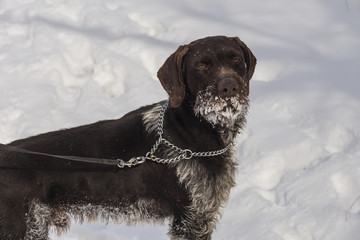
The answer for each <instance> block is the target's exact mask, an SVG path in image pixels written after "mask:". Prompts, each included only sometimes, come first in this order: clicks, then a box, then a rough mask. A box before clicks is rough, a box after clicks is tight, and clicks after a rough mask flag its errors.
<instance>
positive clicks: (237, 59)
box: [232, 57, 242, 63]
mask: <svg viewBox="0 0 360 240" xmlns="http://www.w3.org/2000/svg"><path fill="white" fill-rule="evenodd" d="M241 61H242V59H241V58H240V57H234V58H233V60H232V62H233V63H241Z"/></svg>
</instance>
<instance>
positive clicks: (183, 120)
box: [0, 36, 256, 240]
mask: <svg viewBox="0 0 360 240" xmlns="http://www.w3.org/2000/svg"><path fill="white" fill-rule="evenodd" d="M255 64H256V59H255V57H254V55H253V54H252V52H251V51H250V50H249V48H248V47H247V46H246V45H245V44H244V43H243V42H242V41H241V40H239V39H238V38H236V37H235V38H228V37H223V36H215V37H207V38H204V39H200V40H197V41H194V42H192V43H190V44H188V45H185V46H181V47H179V49H178V50H177V51H176V52H175V53H173V54H172V55H171V56H170V57H169V58H168V59H167V60H166V62H165V63H164V65H163V66H162V67H161V68H160V70H159V72H158V77H159V79H160V81H161V84H162V85H163V87H164V88H165V90H166V91H167V93H168V94H169V105H170V106H169V107H166V105H165V101H164V102H160V103H156V104H153V105H150V106H146V107H142V108H140V109H138V110H135V111H133V112H130V113H128V114H126V115H125V116H123V117H122V118H120V119H118V120H109V121H101V122H97V123H94V124H90V125H86V126H81V127H77V128H72V129H67V130H61V131H56V132H50V133H45V134H42V135H39V136H35V137H31V138H27V139H23V140H18V141H15V142H13V143H11V144H9V145H8V147H9V146H16V147H18V148H20V149H26V150H31V151H36V152H42V153H48V154H56V155H66V156H79V157H86V158H91V159H94V158H101V159H113V161H114V162H115V163H119V165H120V167H124V168H119V167H117V166H109V165H104V164H97V163H88V162H82V161H76V159H74V160H72V159H61V158H55V157H52V156H49V155H48V156H46V155H36V154H26V153H20V152H17V151H16V150H15V151H12V149H5V150H2V151H1V152H0V191H1V192H0V237H1V239H3V240H4V239H16V240H18V239H36V240H41V239H48V231H49V228H50V227H51V226H54V227H55V229H56V230H57V231H58V232H59V233H62V232H64V231H66V230H67V229H69V227H70V216H73V217H74V218H75V219H77V220H78V221H79V222H82V221H84V220H97V219H98V220H102V221H105V222H109V221H111V222H116V223H127V224H135V223H138V222H153V221H156V222H163V221H164V219H171V226H170V231H169V237H170V239H173V240H175V239H176V240H180V239H182V240H185V239H188V240H190V239H191V240H195V239H211V234H212V232H213V230H214V228H215V225H216V222H217V218H218V215H219V209H220V207H222V206H223V205H224V204H225V202H226V200H227V199H228V196H229V191H230V188H231V187H233V186H234V172H235V165H236V163H235V161H234V159H233V154H232V153H233V148H232V142H233V140H234V138H235V136H236V134H237V133H239V131H240V130H241V129H242V128H243V127H244V125H245V123H246V120H245V116H246V113H247V108H248V104H249V100H248V95H249V81H250V79H251V77H252V75H253V73H254V68H255ZM164 105H165V106H164ZM133 157H139V158H135V160H134V158H133ZM116 159H124V160H129V159H132V160H131V162H127V161H125V162H122V161H121V160H119V162H117V160H116ZM107 161H110V160H107ZM144 161H145V162H144ZM114 165H116V164H114ZM127 165H129V166H130V165H131V166H130V167H127Z"/></svg>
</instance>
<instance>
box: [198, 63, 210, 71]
mask: <svg viewBox="0 0 360 240" xmlns="http://www.w3.org/2000/svg"><path fill="white" fill-rule="evenodd" d="M196 68H197V69H199V70H202V71H205V70H208V69H209V65H208V64H206V63H199V64H198V65H197V66H196Z"/></svg>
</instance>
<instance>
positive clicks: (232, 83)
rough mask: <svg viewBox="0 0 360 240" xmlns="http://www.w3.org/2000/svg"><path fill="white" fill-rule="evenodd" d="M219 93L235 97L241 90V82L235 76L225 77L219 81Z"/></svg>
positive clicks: (222, 95)
mask: <svg viewBox="0 0 360 240" xmlns="http://www.w3.org/2000/svg"><path fill="white" fill-rule="evenodd" d="M217 87H218V94H219V96H221V97H234V96H236V94H238V92H239V87H240V86H239V83H238V82H237V81H236V79H234V78H223V79H221V80H220V81H219V82H218V86H217Z"/></svg>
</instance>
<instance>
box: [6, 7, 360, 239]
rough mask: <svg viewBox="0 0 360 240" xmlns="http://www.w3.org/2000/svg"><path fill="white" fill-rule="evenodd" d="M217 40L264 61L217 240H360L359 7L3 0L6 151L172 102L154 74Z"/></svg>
mask: <svg viewBox="0 0 360 240" xmlns="http://www.w3.org/2000/svg"><path fill="white" fill-rule="evenodd" d="M209 35H227V36H239V37H240V38H241V39H242V40H243V41H245V42H246V43H247V45H248V46H249V47H250V48H251V50H252V51H253V53H254V54H255V55H256V57H257V59H258V65H257V69H256V74H255V75H254V77H253V79H252V81H251V84H250V87H251V95H250V99H251V107H250V113H249V115H248V125H247V128H246V130H245V132H244V133H243V134H242V135H241V136H240V137H239V138H238V140H237V153H236V157H237V158H238V161H239V167H238V173H237V186H236V187H235V188H234V189H233V191H232V193H231V197H230V201H229V203H228V205H227V207H226V208H224V209H223V217H222V219H221V220H220V223H219V224H218V227H217V230H216V232H215V233H214V237H213V238H214V239H216V240H217V239H223V240H259V239H264V240H278V239H279V240H280V239H285V240H315V239H319V240H320V239H321V240H332V239H333V240H357V239H360V139H359V135H360V94H359V90H360V82H359V80H360V77H359V76H360V56H359V55H360V1H359V0H303V1H289V0H272V1H261V0H253V1H246V0H222V1H211V0H196V1H195V0H185V1H181V0H177V1H172V0H151V1H148V0H127V1H125V0H123V1H120V0H0V142H1V143H8V142H10V141H13V140H15V139H19V138H24V137H27V136H31V135H35V134H39V133H43V132H47V131H52V130H57V129H61V128H70V127H74V126H78V125H83V124H86V123H92V122H96V121H99V120H104V119H113V118H119V117H121V116H122V115H123V114H125V113H126V112H128V111H130V110H133V109H136V108H138V107H140V106H142V105H146V104H150V103H153V102H157V101H160V100H163V99H165V98H167V95H166V94H165V91H164V90H163V89H162V88H161V86H160V83H159V82H158V80H157V78H156V72H157V70H158V68H159V67H160V66H161V65H162V64H163V62H164V61H165V59H166V58H167V57H168V56H169V55H170V54H171V53H172V52H174V51H175V50H176V48H177V47H178V46H179V45H181V44H186V43H189V42H190V41H193V40H195V39H198V38H202V37H205V36H209ZM189 142H190V140H189ZM114 184H116V183H114ZM159 184H161V183H159ZM14 224H16V223H14ZM167 228H168V227H167V226H148V225H146V226H136V227H127V226H123V225H112V224H108V225H105V224H102V223H91V224H89V223H87V224H84V225H82V226H80V225H78V224H75V223H74V224H73V225H72V228H71V230H70V231H69V232H68V233H67V234H66V235H63V236H61V237H57V236H56V235H55V234H54V233H53V234H52V236H51V237H52V239H54V240H56V239H58V240H60V239H62V240H65V239H66V240H75V239H81V240H95V239H102V240H110V239H120V240H136V239H150V240H152V239H154V240H164V239H167V236H166V232H167Z"/></svg>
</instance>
